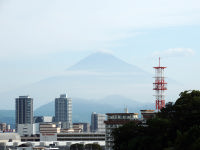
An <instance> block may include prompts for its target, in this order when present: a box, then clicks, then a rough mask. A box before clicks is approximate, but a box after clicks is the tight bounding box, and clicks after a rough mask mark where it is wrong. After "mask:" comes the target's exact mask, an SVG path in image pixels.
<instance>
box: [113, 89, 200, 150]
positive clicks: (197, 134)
mask: <svg viewBox="0 0 200 150" xmlns="http://www.w3.org/2000/svg"><path fill="white" fill-rule="evenodd" d="M179 96H180V97H179V98H178V99H177V100H176V102H175V103H172V102H170V103H167V104H166V107H165V108H163V109H161V111H160V112H158V113H157V114H156V116H155V118H153V119H150V120H148V121H147V123H146V124H145V125H144V124H142V123H141V122H140V123H135V122H130V123H128V124H126V125H124V126H122V127H119V128H117V129H115V130H114V131H113V132H112V134H113V137H114V147H113V149H114V150H200V91H198V90H193V91H184V92H182V93H180V95H179Z"/></svg>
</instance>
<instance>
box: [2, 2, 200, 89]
mask: <svg viewBox="0 0 200 150" xmlns="http://www.w3.org/2000/svg"><path fill="white" fill-rule="evenodd" d="M199 39H200V1H199V0H73V1H72V0H70V1H69V0H17V1H16V0H0V68H1V70H0V75H1V77H0V91H1V92H4V91H7V90H10V89H14V88H17V87H19V86H23V85H26V84H29V83H34V82H36V81H38V80H41V79H43V78H46V77H50V76H53V75H56V74H59V73H60V72H62V71H64V70H65V69H66V68H68V67H69V66H71V65H73V64H74V63H76V62H78V61H79V60H80V59H82V58H84V57H85V56H87V55H89V54H91V53H93V52H96V51H108V52H112V53H113V54H114V55H115V56H117V57H119V58H121V59H123V60H125V61H127V62H128V63H130V64H134V65H136V66H139V67H141V68H143V69H144V70H146V71H148V72H150V73H153V69H152V66H154V65H157V57H159V56H161V57H162V63H163V64H164V65H166V66H167V67H168V69H167V76H168V77H170V78H173V79H175V80H177V81H178V82H181V83H183V84H185V85H186V87H187V88H188V89H194V88H196V89H198V88H199V85H200V80H199V77H200V71H199V64H200V59H199V58H200V52H199V51H200V42H199Z"/></svg>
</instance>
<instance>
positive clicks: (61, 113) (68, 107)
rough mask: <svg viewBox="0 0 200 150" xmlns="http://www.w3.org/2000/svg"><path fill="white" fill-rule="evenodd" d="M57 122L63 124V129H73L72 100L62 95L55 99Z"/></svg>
mask: <svg viewBox="0 0 200 150" xmlns="http://www.w3.org/2000/svg"><path fill="white" fill-rule="evenodd" d="M55 121H56V122H61V123H62V128H64V129H69V128H72V99H71V98H68V97H67V94H61V95H60V97H59V98H56V99H55Z"/></svg>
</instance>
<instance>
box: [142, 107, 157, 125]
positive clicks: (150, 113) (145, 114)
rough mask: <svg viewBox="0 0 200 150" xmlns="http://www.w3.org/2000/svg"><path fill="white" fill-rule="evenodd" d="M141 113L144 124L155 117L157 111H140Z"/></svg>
mask: <svg viewBox="0 0 200 150" xmlns="http://www.w3.org/2000/svg"><path fill="white" fill-rule="evenodd" d="M140 112H141V120H142V122H143V123H146V121H147V120H149V119H152V118H154V117H155V115H156V112H155V110H140Z"/></svg>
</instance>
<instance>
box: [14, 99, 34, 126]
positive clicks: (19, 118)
mask: <svg viewBox="0 0 200 150" xmlns="http://www.w3.org/2000/svg"><path fill="white" fill-rule="evenodd" d="M15 115H16V116H15V122H16V129H17V126H18V124H33V98H30V97H29V96H19V98H16V99H15Z"/></svg>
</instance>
